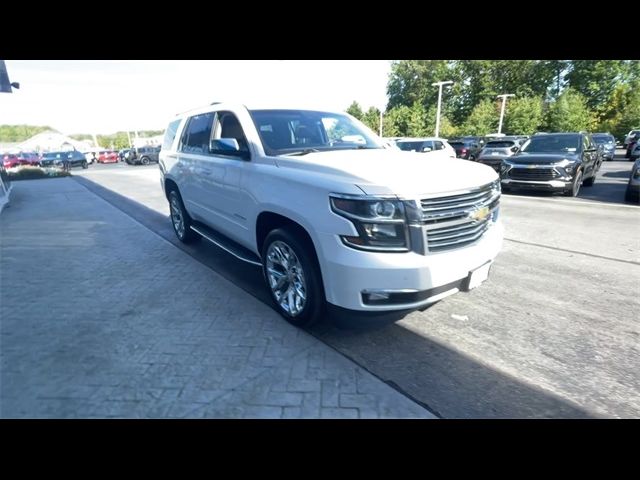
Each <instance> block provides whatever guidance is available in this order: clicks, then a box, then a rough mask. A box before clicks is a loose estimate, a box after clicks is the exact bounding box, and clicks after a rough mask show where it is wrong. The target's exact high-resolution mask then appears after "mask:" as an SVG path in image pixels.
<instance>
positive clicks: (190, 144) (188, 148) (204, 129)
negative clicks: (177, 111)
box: [181, 112, 215, 154]
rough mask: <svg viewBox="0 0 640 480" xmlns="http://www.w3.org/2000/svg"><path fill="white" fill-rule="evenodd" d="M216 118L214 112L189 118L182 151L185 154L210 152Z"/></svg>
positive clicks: (183, 137) (183, 136)
mask: <svg viewBox="0 0 640 480" xmlns="http://www.w3.org/2000/svg"><path fill="white" fill-rule="evenodd" d="M214 117H215V113H214V112H207V113H202V114H200V115H194V116H193V117H191V118H189V123H188V124H187V126H186V128H185V130H184V133H183V135H182V145H181V149H182V151H183V152H184V153H200V154H203V153H208V152H209V140H210V139H211V127H212V125H213V119H214Z"/></svg>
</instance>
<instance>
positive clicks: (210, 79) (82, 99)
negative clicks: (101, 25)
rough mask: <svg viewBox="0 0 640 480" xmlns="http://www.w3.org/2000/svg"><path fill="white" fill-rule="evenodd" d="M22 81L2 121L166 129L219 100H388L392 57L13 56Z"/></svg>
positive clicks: (15, 75)
mask: <svg viewBox="0 0 640 480" xmlns="http://www.w3.org/2000/svg"><path fill="white" fill-rule="evenodd" d="M6 65H7V70H8V73H9V78H10V80H11V81H12V82H19V83H20V89H19V90H14V91H13V93H11V94H9V93H0V124H29V125H49V126H51V127H53V128H55V129H57V130H59V131H61V132H62V133H65V134H71V133H102V134H109V133H114V132H116V131H119V130H130V131H133V130H136V129H137V130H162V129H164V128H165V126H166V124H167V122H168V120H169V119H170V118H171V117H173V116H174V115H175V114H176V113H179V112H182V111H184V110H188V109H190V108H194V107H197V106H201V105H206V104H208V103H211V102H213V101H221V100H227V101H239V102H242V103H247V104H261V103H264V104H269V105H274V104H279V103H286V104H288V105H291V104H300V105H301V106H302V105H304V106H310V107H317V108H327V109H330V110H339V111H342V110H345V109H346V108H347V107H348V106H349V105H350V104H351V102H352V101H354V100H356V101H358V102H359V103H360V105H361V106H362V107H363V108H364V109H367V108H368V107H370V106H375V107H377V108H384V107H385V105H386V102H387V97H386V85H387V76H388V73H389V71H390V62H389V61H386V60H353V61H348V60H338V61H325V60H306V61H293V60H284V61H282V60H259V61H258V60H256V61H247V60H224V61H223V60H111V61H105V60H73V61H70V60H6Z"/></svg>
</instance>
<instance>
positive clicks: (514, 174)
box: [509, 167, 561, 182]
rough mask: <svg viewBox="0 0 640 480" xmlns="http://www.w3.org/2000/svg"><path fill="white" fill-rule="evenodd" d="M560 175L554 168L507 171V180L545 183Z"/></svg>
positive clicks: (515, 168)
mask: <svg viewBox="0 0 640 480" xmlns="http://www.w3.org/2000/svg"><path fill="white" fill-rule="evenodd" d="M560 176H561V175H560V174H559V173H558V171H557V170H556V169H555V168H518V167H514V168H512V169H511V170H509V178H511V179H513V180H523V181H534V182H545V181H549V180H553V179H555V178H559V177H560Z"/></svg>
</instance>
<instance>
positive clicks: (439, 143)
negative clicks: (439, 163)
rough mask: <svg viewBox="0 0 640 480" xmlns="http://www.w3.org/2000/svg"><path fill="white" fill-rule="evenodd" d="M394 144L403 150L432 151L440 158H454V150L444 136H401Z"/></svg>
mask: <svg viewBox="0 0 640 480" xmlns="http://www.w3.org/2000/svg"><path fill="white" fill-rule="evenodd" d="M396 146H397V147H398V148H399V149H400V150H403V151H405V152H423V153H424V152H434V153H437V154H438V155H437V156H439V157H442V158H456V151H455V150H454V148H453V147H452V146H451V145H449V142H447V140H446V139H444V138H439V137H422V138H403V139H402V140H398V141H396Z"/></svg>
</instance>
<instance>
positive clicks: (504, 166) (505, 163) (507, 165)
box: [500, 160, 513, 177]
mask: <svg viewBox="0 0 640 480" xmlns="http://www.w3.org/2000/svg"><path fill="white" fill-rule="evenodd" d="M511 167H513V164H512V163H510V162H508V161H506V160H502V165H500V176H502V177H504V176H505V174H506V173H507V172H508V171H509V170H511Z"/></svg>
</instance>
